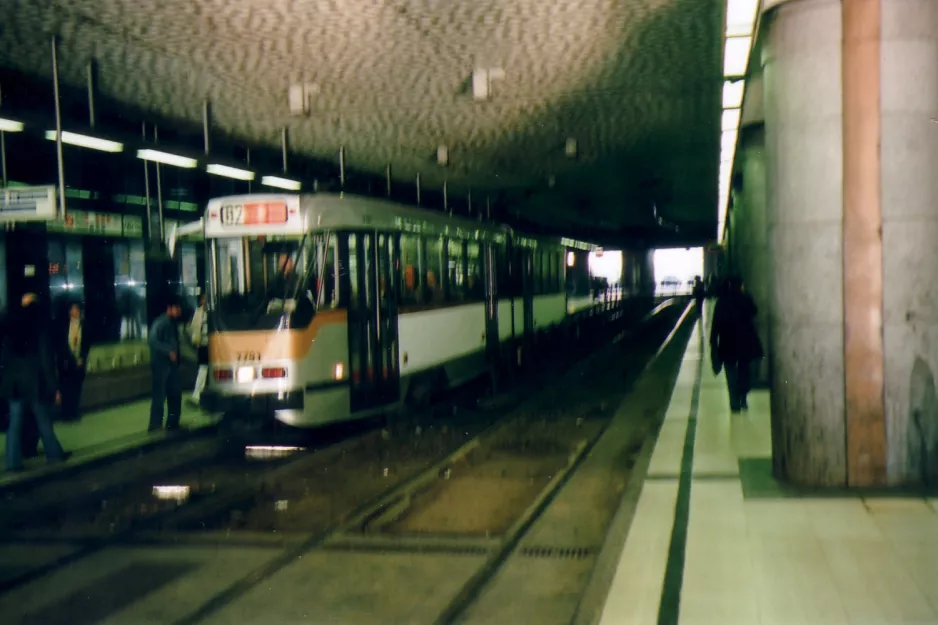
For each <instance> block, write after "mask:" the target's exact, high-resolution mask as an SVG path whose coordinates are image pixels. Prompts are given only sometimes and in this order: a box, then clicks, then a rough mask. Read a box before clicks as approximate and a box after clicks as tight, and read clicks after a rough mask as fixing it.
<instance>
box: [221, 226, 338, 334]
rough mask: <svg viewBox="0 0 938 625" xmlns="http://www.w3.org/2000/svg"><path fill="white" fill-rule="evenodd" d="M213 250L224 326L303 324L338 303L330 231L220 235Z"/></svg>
mask: <svg viewBox="0 0 938 625" xmlns="http://www.w3.org/2000/svg"><path fill="white" fill-rule="evenodd" d="M211 253H212V257H213V261H214V281H213V285H212V286H213V288H212V303H213V306H212V308H213V311H214V313H215V314H214V317H215V320H216V323H217V324H218V329H219V330H221V331H238V330H273V329H287V328H301V327H305V326H307V325H309V323H310V322H311V321H312V320H313V317H314V316H315V315H316V312H317V311H319V310H323V309H329V308H334V307H336V306H337V305H338V301H337V295H338V292H339V291H338V289H337V288H336V271H335V268H336V266H337V262H336V261H337V257H336V245H335V237H334V236H332V235H331V233H328V232H326V233H315V234H307V235H306V236H303V237H297V236H281V235H276V236H274V235H267V236H264V235H261V236H253V237H234V238H219V239H213V240H212V241H211Z"/></svg>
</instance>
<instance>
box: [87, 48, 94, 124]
mask: <svg viewBox="0 0 938 625" xmlns="http://www.w3.org/2000/svg"><path fill="white" fill-rule="evenodd" d="M94 92H95V63H94V59H90V60H89V61H88V125H89V126H91V127H92V128H94V125H95V110H94Z"/></svg>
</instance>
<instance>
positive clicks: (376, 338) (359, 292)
mask: <svg viewBox="0 0 938 625" xmlns="http://www.w3.org/2000/svg"><path fill="white" fill-rule="evenodd" d="M348 249H349V295H350V299H349V314H348V329H349V376H350V383H351V410H352V412H358V411H361V410H368V409H370V408H375V407H378V406H383V405H386V404H391V403H394V402H396V401H398V399H399V398H400V369H399V366H398V357H397V352H398V341H397V289H398V285H397V281H396V280H395V279H394V277H395V276H396V275H397V273H396V272H395V271H394V268H395V267H396V266H397V264H398V263H399V255H400V254H399V248H398V241H397V237H395V236H389V235H387V234H384V233H376V232H360V233H352V234H350V235H349V245H348Z"/></svg>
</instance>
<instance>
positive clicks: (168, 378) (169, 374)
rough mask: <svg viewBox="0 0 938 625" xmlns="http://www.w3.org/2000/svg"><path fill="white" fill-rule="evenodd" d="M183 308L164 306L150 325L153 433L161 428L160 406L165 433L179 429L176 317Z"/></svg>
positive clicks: (177, 304) (180, 313) (177, 330)
mask: <svg viewBox="0 0 938 625" xmlns="http://www.w3.org/2000/svg"><path fill="white" fill-rule="evenodd" d="M180 315H182V307H181V306H180V305H179V302H178V301H177V300H175V299H172V300H170V301H169V303H168V304H167V305H166V312H165V313H164V314H162V315H160V316H159V317H158V318H157V320H156V321H154V322H153V327H151V328H150V335H149V337H148V339H147V340H148V342H149V344H150V376H151V381H152V385H153V386H152V389H153V391H152V397H151V404H150V427H149V428H148V430H147V431H148V432H155V431H156V430H159V429H160V428H162V427H163V404H166V405H167V414H166V429H167V430H177V429H179V417H180V414H181V412H182V388H181V386H180V383H179V327H178V324H179V317H180Z"/></svg>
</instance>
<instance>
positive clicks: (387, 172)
mask: <svg viewBox="0 0 938 625" xmlns="http://www.w3.org/2000/svg"><path fill="white" fill-rule="evenodd" d="M384 178H385V180H386V181H387V185H388V197H391V163H388V166H387V167H386V168H385V170H384Z"/></svg>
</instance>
